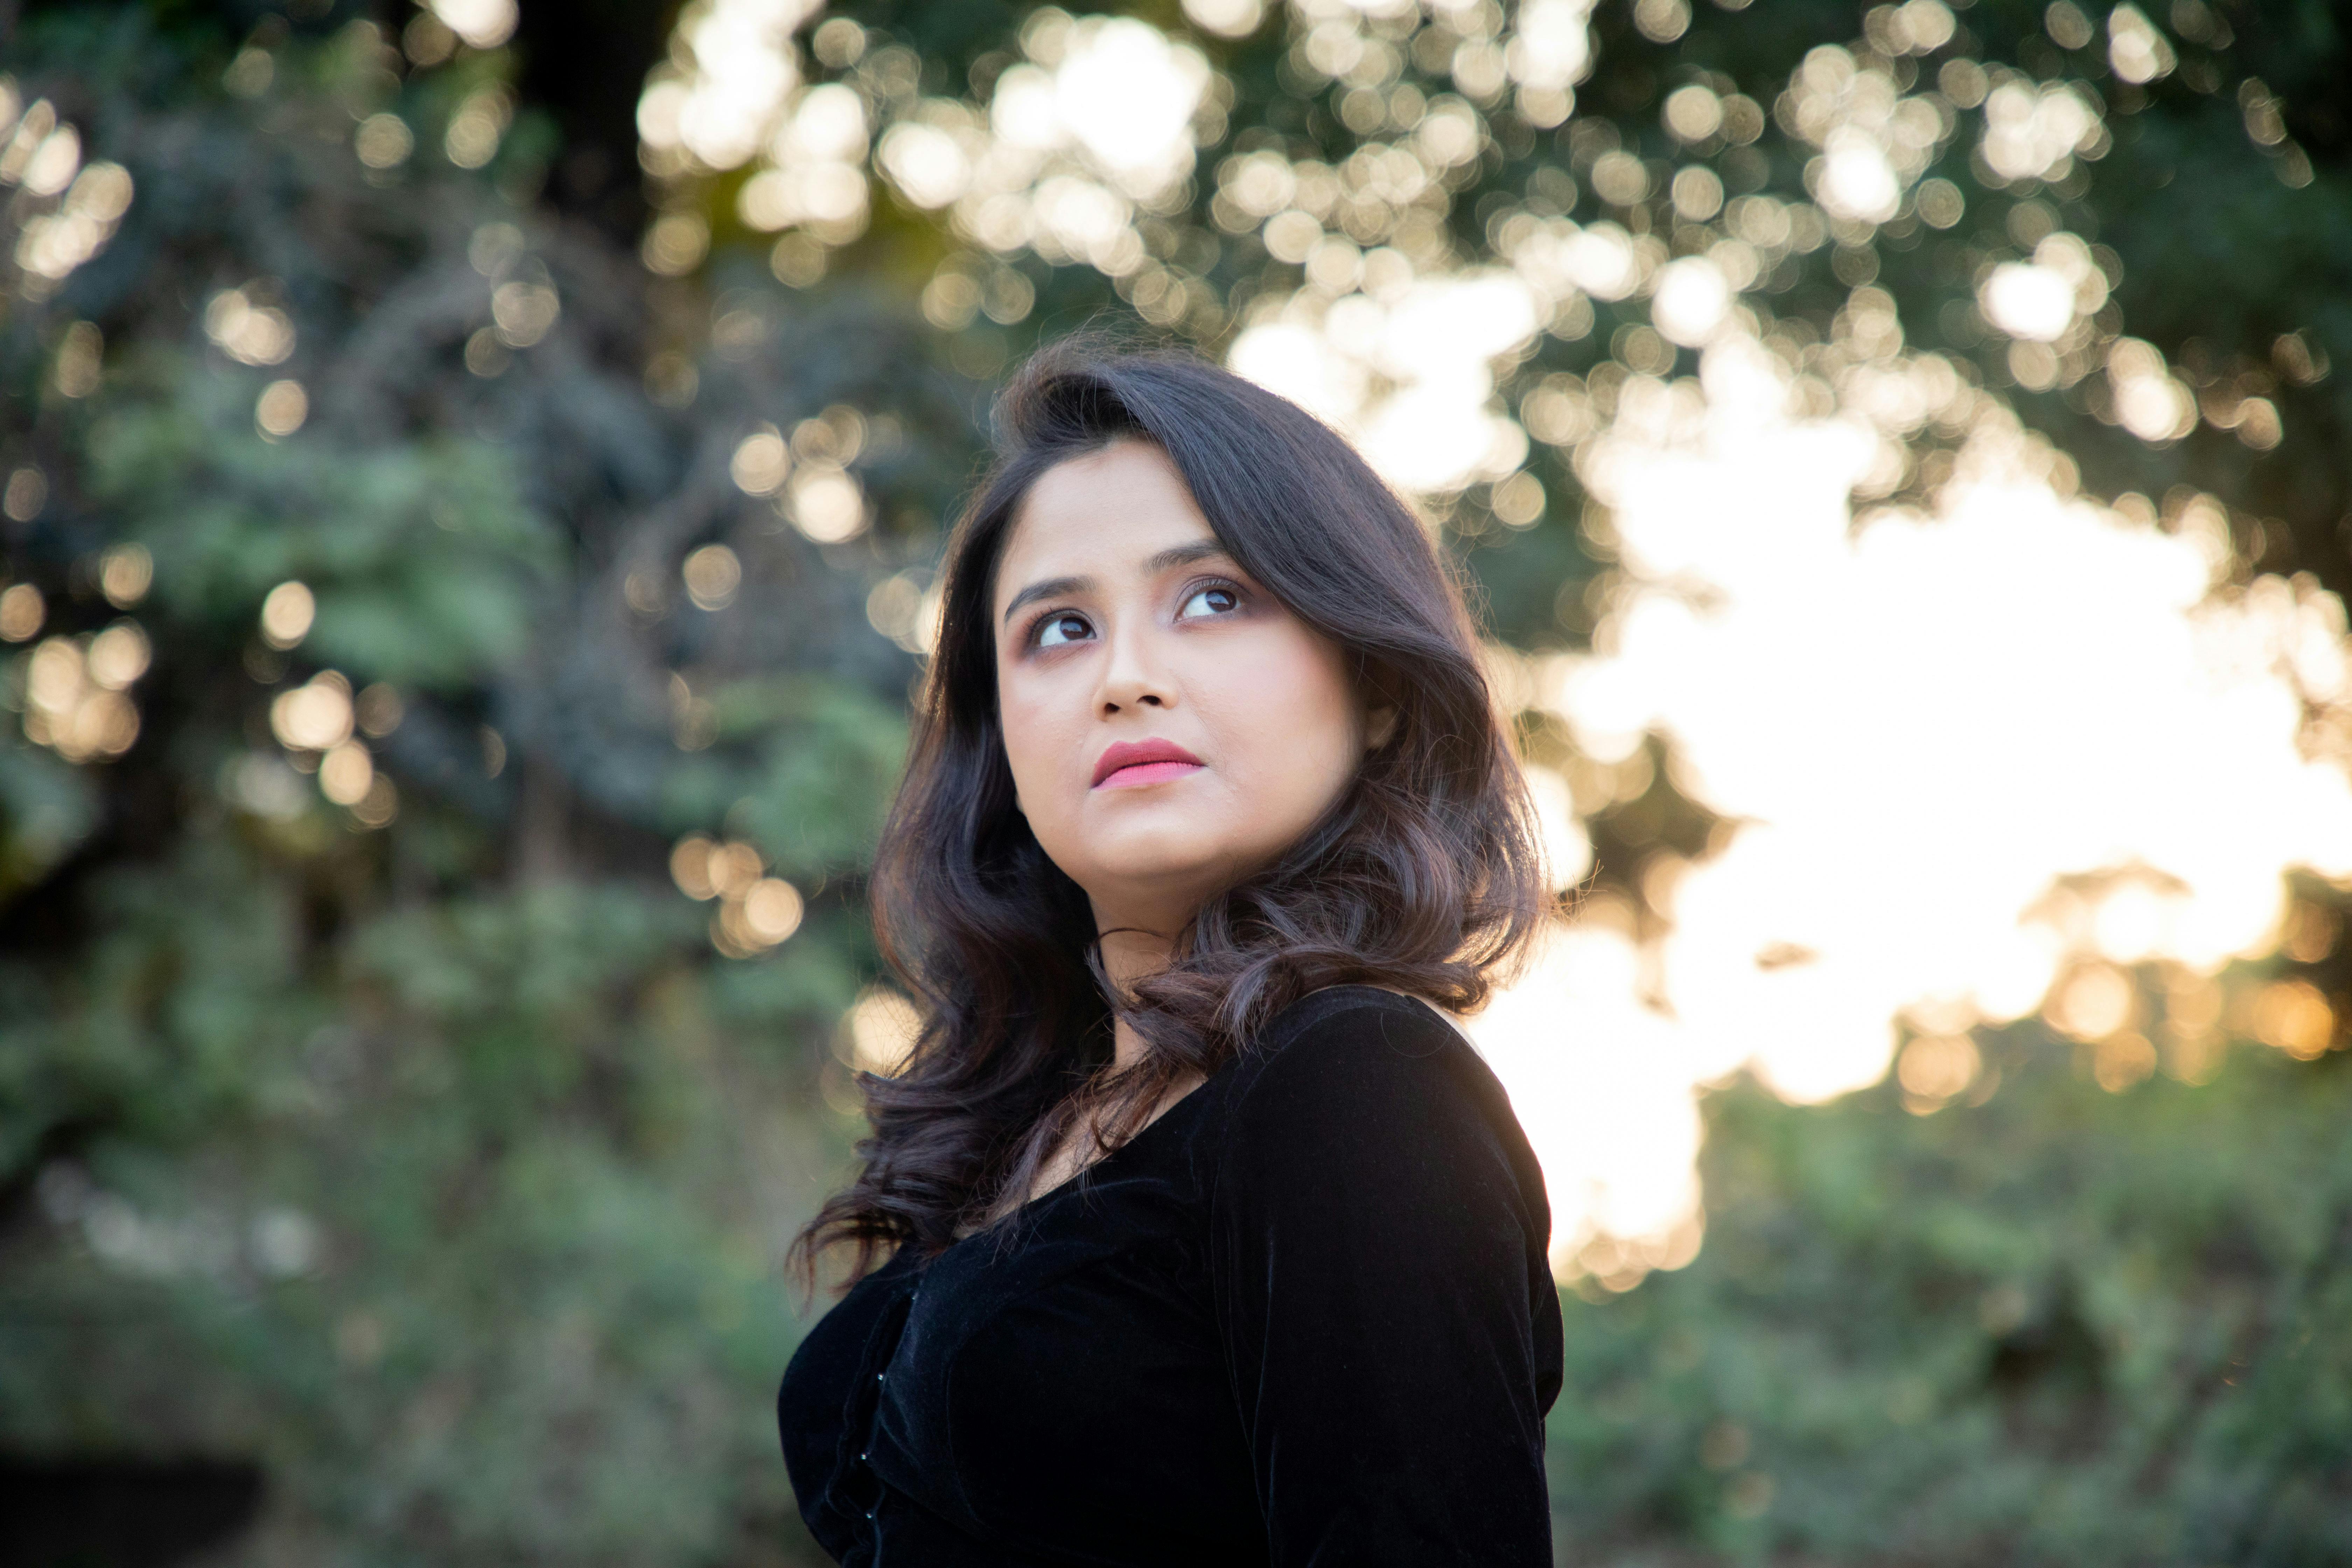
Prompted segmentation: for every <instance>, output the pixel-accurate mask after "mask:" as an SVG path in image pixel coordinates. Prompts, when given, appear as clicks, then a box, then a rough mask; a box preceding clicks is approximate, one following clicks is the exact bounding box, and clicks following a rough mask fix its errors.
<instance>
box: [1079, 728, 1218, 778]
mask: <svg viewBox="0 0 2352 1568" xmlns="http://www.w3.org/2000/svg"><path fill="white" fill-rule="evenodd" d="M1201 765H1202V764H1201V759H1200V758H1198V757H1196V756H1194V755H1193V754H1192V752H1188V751H1186V750H1185V749H1184V748H1183V747H1181V746H1180V745H1178V744H1177V743H1176V742H1173V741H1157V740H1154V741H1119V742H1115V743H1113V744H1112V745H1111V746H1110V747H1109V748H1108V749H1107V750H1106V751H1105V752H1103V754H1102V755H1101V756H1099V757H1097V758H1096V759H1095V783H1094V787H1095V788H1097V789H1102V788H1104V787H1105V786H1108V787H1109V788H1111V789H1125V788H1128V787H1129V785H1132V784H1164V783H1166V782H1167V781H1168V780H1170V779H1180V778H1182V777H1183V776H1184V775H1185V774H1186V773H1192V771H1194V770H1195V769H1197V768H1199V767H1200V766H1201Z"/></svg>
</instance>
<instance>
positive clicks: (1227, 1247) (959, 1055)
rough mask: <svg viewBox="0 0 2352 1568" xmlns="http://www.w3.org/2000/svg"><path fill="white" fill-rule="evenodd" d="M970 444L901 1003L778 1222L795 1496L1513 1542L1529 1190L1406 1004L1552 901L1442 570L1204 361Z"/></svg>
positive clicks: (1148, 368) (1076, 1557)
mask: <svg viewBox="0 0 2352 1568" xmlns="http://www.w3.org/2000/svg"><path fill="white" fill-rule="evenodd" d="M999 428H1000V430H1001V432H1002V444H1003V453H1002V456H1001V458H1000V460H999V462H998V464H997V466H996V468H995V469H994V470H993V472H992V475H991V476H990V478H989V479H987V480H986V481H985V482H984V483H983V485H982V488H981V490H980V492H979V494H978V496H977V498H976V499H975V500H974V501H973V502H972V504H971V508H970V510H968V511H967V513H966V515H965V517H964V519H963V521H962V523H961V526H960V528H959V530H958V531H957V534H956V537H955V540H954V542H953V543H952V545H951V547H950V552H949V559H948V563H947V568H946V578H945V585H944V597H943V605H942V612H941V622H940V638H939V644H938V647H937V649H936V651H935V653H934V656H933V659H932V663H931V668H930V674H929V684H928V686H927V687H926V689H925V694H924V698H923V700H922V703H921V707H920V710H919V714H918V716H917V719H916V733H915V745H914V752H913V756H912V760H911V762H910V763H909V767H908V776H907V781H906V783H905V784H904V786H903V787H902V789H901V792H900V795H899V797H898V803H897V806H896V808H895V810H894V811H893V813H892V816H891V817H890V821H889V825H888V826H887V830H886V832H885V835H884V840H883V846H882V850H881V854H880V857H879V862H878V865H877V878H876V899H875V908H876V916H877V925H878V927H879V930H880V932H881V936H882V939H883V942H884V944H885V950H886V952H887V954H888V955H889V957H890V960H891V962H892V963H893V966H894V967H895V969H896V970H897V971H898V974H899V975H900V977H901V978H902V979H903V980H904V981H905V983H906V984H908V987H909V988H910V989H911V990H912V991H913V992H914V993H915V994H916V995H917V996H918V998H919V1001H920V1003H921V1005H922V1007H923V1010H924V1013H925V1015H926V1016H927V1018H928V1023H927V1024H926V1026H925V1027H924V1028H923V1030H922V1033H921V1036H920V1037H919V1041H918V1042H917V1044H916V1045H915V1047H914V1049H913V1052H912V1054H911V1056H910V1057H909V1058H908V1061H907V1063H906V1065H905V1067H904V1068H903V1069H902V1070H900V1071H899V1072H898V1073H897V1074H896V1075H895V1076H892V1077H887V1078H886V1077H869V1078H867V1079H866V1080H865V1083H866V1096H867V1104H868V1109H869V1111H870V1114H871V1117H872V1121H873V1127H874V1131H873V1136H872V1137H871V1138H869V1139H868V1140H867V1141H866V1142H865V1143H864V1144H863V1145H861V1152H862V1153H863V1154H864V1155H865V1156H866V1164H865V1167H864V1170H863V1172H862V1173H861V1174H860V1175H859V1176H858V1178H857V1180H856V1184H854V1185H852V1186H851V1187H850V1188H849V1189H848V1190H847V1191H846V1192H845V1193H843V1194H840V1195H838V1196H837V1197H835V1198H834V1199H833V1200H832V1202H830V1203H829V1204H828V1205H826V1206H825V1208H824V1210H823V1212H822V1213H820V1214H819V1215H818V1216H817V1218H816V1220H815V1221H814V1223H813V1224H812V1225H811V1226H810V1227H809V1229H808V1230H807V1231H806V1232H805V1233H803V1236H802V1237H801V1238H800V1243H799V1245H798V1247H797V1248H796V1252H797V1257H798V1260H799V1262H800V1263H801V1265H802V1267H803V1268H804V1269H805V1268H813V1267H814V1261H815V1259H816V1258H817V1256H818V1254H819V1253H820V1252H822V1251H823V1250H824V1249H825V1248H828V1247H833V1246H835V1245H836V1244H845V1245H846V1246H848V1247H851V1248H853V1249H854V1251H855V1254H856V1267H855V1268H854V1269H853V1272H854V1273H855V1274H860V1275H862V1276H863V1278H861V1279H858V1280H857V1282H856V1285H855V1286H854V1287H853V1288H851V1289H850V1290H849V1291H848V1293H847V1295H846V1296H845V1298H844V1299H843V1300H841V1301H840V1302H839V1303H838V1304H837V1305H836V1306H835V1307H834V1309H833V1310H831V1311H830V1312H829V1313H827V1314H826V1315H825V1316H824V1319H823V1320H822V1321H819V1322H818V1323H817V1325H816V1326H815V1328H814V1330H812V1331H811V1332H810V1333H809V1335H808V1338H807V1339H806V1341H805V1342H803V1344H802V1346H801V1348H800V1351H799V1352H798V1353H797V1354H795V1355H794V1356H793V1362H792V1365H791V1367H790V1369H789V1370H788V1371H787V1372H786V1373H785V1376H784V1383H783V1388H782V1394H781V1395H780V1397H779V1401H778V1415H779V1422H780V1425H781V1427H782V1436H783V1446H784V1456H785V1460H786V1463H787V1465H788V1467H789V1468H790V1470H791V1473H792V1479H793V1489H794V1490H795V1492H796V1493H797V1495H798V1497H799V1499H800V1505H801V1510H802V1514H803V1518H804V1519H805V1520H806V1521H807V1522H808V1525H809V1527H810V1529H811V1530H812V1531H814V1534H815V1535H816V1538H817V1540H818V1541H819V1542H822V1543H823V1544H824V1547H825V1548H826V1549H827V1550H828V1551H830V1552H833V1553H834V1554H835V1557H837V1558H838V1559H839V1560H840V1561H841V1562H842V1563H856V1564H868V1563H891V1564H898V1563H904V1564H908V1565H909V1568H916V1565H919V1568H955V1565H959V1564H979V1563H987V1564H1008V1563H1022V1564H1027V1563H1040V1564H1043V1563H1098V1564H1122V1565H1124V1564H1134V1565H1138V1568H1140V1565H1144V1564H1163V1563H1164V1564H1179V1563H1181V1564H1186V1565H1200V1564H1244V1563H1271V1564H1282V1565H1289V1564H1306V1563H1315V1564H1340V1563H1347V1564H1388V1563H1395V1564H1407V1563H1410V1564H1415V1565H1429V1564H1442V1563H1479V1564H1512V1565H1517V1564H1528V1565H1534V1564H1538V1563H1542V1564H1549V1563H1550V1562H1551V1552H1550V1546H1549V1520H1550V1516H1549V1508H1548V1505H1547V1500H1546V1492H1545V1484H1544V1472H1543V1453H1542V1449H1543V1426H1542V1422H1543V1415H1544V1413H1545V1411H1546V1410H1547V1409H1549V1406H1550V1405H1551V1402H1552V1399H1553V1397H1554V1396H1555V1395H1556V1394H1557V1393H1558V1392H1559V1378H1560V1360H1561V1347H1560V1326H1559V1298H1558V1296H1557V1294H1556V1293H1555V1290H1554V1288H1553V1285H1552V1281H1551V1278H1550V1275H1549V1270H1548V1268H1547V1266H1546V1259H1545V1248H1546V1241H1547V1237H1548V1233H1549V1211H1548V1209H1547V1206H1546V1204H1545V1198H1544V1190H1543V1180H1542V1176H1541V1174H1540V1173H1539V1172H1538V1169H1537V1166H1536V1163H1535V1159H1534V1157H1533V1155H1532V1154H1531V1152H1529V1150H1528V1143H1527V1140H1526V1138H1525V1137H1524V1136H1523V1135H1522V1134H1521V1132H1520V1130H1519V1127H1518V1123H1517V1121H1515V1120H1514V1119H1513V1117H1512V1114H1511V1110H1510V1107H1509V1104H1508V1103H1507V1100H1506V1099H1505V1097H1504V1094H1503V1091H1502V1089H1501V1088H1500V1086H1499V1085H1498V1084H1497V1083H1496V1080H1495V1079H1494V1077H1493V1076H1492V1075H1491V1074H1490V1073H1489V1072H1488V1071H1487V1070H1486V1067H1485V1065H1484V1064H1483V1063H1481V1062H1480V1061H1479V1059H1478V1058H1477V1057H1476V1056H1475V1054H1474V1053H1473V1052H1472V1050H1471V1049H1470V1047H1468V1045H1467V1044H1466V1043H1465V1041H1464V1040H1463V1038H1462V1037H1461V1036H1460V1034H1459V1033H1458V1032H1457V1031H1456V1030H1455V1029H1454V1027H1453V1026H1451V1025H1450V1024H1449V1023H1448V1022H1447V1021H1446V1020H1445V1019H1444V1016H1441V1015H1440V1014H1439V1013H1438V1012H1437V1011H1436V1010H1435V1008H1437V1007H1444V1008H1448V1009H1452V1010H1455V1011H1461V1010H1465V1009H1467V1008H1471V1007H1474V1006H1475V1005H1478V1004H1479V1003H1481V1002H1482V1001H1483V1000H1484V999H1485V996H1486V992H1487V990H1488V986H1489V974H1490V972H1492V971H1494V970H1495V969H1496V966H1498V965H1500V964H1503V963H1507V961H1508V960H1509V959H1511V958H1512V957H1513V956H1514V955H1515V953H1516V952H1517V950H1518V948H1519V947H1520V945H1521V944H1522V943H1523V942H1525V940H1526V939H1527V937H1528V933H1529V932H1530V931H1531V929H1532V927H1533V926H1534V924H1535V923H1536V921H1538V919H1539V918H1540V915H1541V912H1542V907H1543V902H1542V892H1541V889H1542V878H1541V874H1540V867H1539V865H1538V854H1537V851H1536V849H1535V848H1534V845H1535V842H1536V840H1535V837H1534V835H1533V833H1532V831H1531V827H1530V817H1529V813H1528V807H1527V803H1526V800H1525V796H1524V793H1523V789H1522V785H1521V783H1520V780H1519V776H1518V773H1517V767H1516V765H1515V763H1513V761H1512V757H1511V752H1510V749H1509V746H1508V743H1507V740H1506V738H1505V736H1504V734H1503V733H1502V731H1501V730H1500V729H1499V727H1498V725H1497V721H1496V714H1495V711H1494V707H1493V703H1492V701H1491V699H1490V697H1489V694H1488V691H1487V689H1486V683H1485V680H1484V679H1483V677H1482V675H1481V673H1480V670H1479V667H1478V663H1477V659H1476V656H1475V643H1474V640H1473V636H1472V633H1471V630H1470V627H1469V625H1468V620H1467V617H1466V616H1465V613H1464V611H1463V608H1462V605H1461V601H1460V598H1459V596H1458V595H1457V594H1456V593H1455V591H1454V588H1453V586H1452V584H1451V583H1450V581H1449V579H1448V578H1447V576H1446V574H1445V573H1444V569H1443V568H1442V567H1441V566H1440V564H1439V563H1438V561H1437V558H1436V556H1435V553H1434V552H1433V550H1432V548H1431V546H1430V543H1429V541H1428V538H1427V536H1426V535H1425V533H1424V532H1423V530H1422V528H1421V526H1420V525H1419V524H1418V523H1417V522H1416V521H1414V519H1413V517H1412V514H1411V513H1410V512H1409V511H1408V510H1406V508H1405V507H1404V506H1403V505H1402V503H1401V502H1400V501H1399V500H1397V499H1396V497H1395V496H1393V495H1392V494H1391V492H1390V491H1389V490H1388V489H1386V488H1385V487H1384V486H1383V485H1382V484H1381V482H1380V480H1379V479H1376V478H1375V477H1374V476H1373V474H1372V473H1371V471H1370V469H1369V468H1367V467H1366V466H1365V465H1364V463H1363V461H1362V460H1361V459H1360V458H1359V457H1357V455H1356V454H1355V453H1354V452H1353V451H1352V450H1350V449H1349V447H1348V446H1347V445H1346V443H1344V442H1343V441H1341V440H1340V439H1339V437H1337V436H1335V435H1334V434H1333V433H1332V432H1331V431H1329V430H1328V429H1327V428H1326V427H1325V426H1322V425H1320V424H1318V422H1316V421H1315V420H1314V419H1312V418H1310V417H1309V416H1307V415H1306V414H1304V413H1302V412H1301V411H1300V410H1298V409H1297V408H1296V407H1294V406H1292V405H1289V404H1287V403H1285V402H1283V401H1282V400H1281V399H1279V398H1277V397H1276V396H1274V395H1271V394H1269V393H1266V392H1265V391H1263V390H1261V389H1259V388H1257V387H1255V386H1253V385H1251V384H1248V383H1246V382H1244V381H1241V380H1239V379H1238V378H1236V377H1234V376H1232V375H1229V374H1225V373H1223V372H1222V371H1219V370H1215V369H1213V368H1211V367H1210V366H1208V365H1205V364H1202V363H1199V362H1198V361H1195V360H1192V359H1189V358H1181V357H1174V356H1161V355H1131V356H1119V355H1107V354H1090V353H1088V352H1087V351H1085V350H1082V349H1079V350H1073V349H1067V348H1066V349H1064V350H1062V351H1059V352H1051V353H1046V354H1045V355H1041V356H1040V357H1039V359H1037V360H1035V361H1033V362H1032V363H1031V364H1030V365H1029V367H1028V368H1027V369H1026V370H1025V371H1024V373H1023V374H1022V375H1021V376H1020V378H1019V379H1018V381H1017V382H1016V384H1014V385H1013V387H1012V388H1011V389H1010V390H1009V391H1008V392H1007V393H1006V394H1005V395H1004V398H1003V401H1002V403H1001V404H1000V406H999ZM886 1249H887V1250H888V1251H889V1254H890V1256H889V1258H888V1261H887V1263H885V1264H883V1265H882V1266H881V1267H879V1268H871V1269H870V1271H869V1266H870V1265H871V1264H872V1263H873V1262H874V1260H875V1259H876V1258H877V1256H878V1255H879V1254H880V1253H882V1252H883V1251H885V1250H886Z"/></svg>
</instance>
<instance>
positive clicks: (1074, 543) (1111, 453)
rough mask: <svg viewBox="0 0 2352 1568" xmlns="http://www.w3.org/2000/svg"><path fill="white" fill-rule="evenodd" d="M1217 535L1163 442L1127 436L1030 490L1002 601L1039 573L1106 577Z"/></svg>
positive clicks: (1018, 516)
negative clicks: (1160, 444) (1158, 444)
mask: <svg viewBox="0 0 2352 1568" xmlns="http://www.w3.org/2000/svg"><path fill="white" fill-rule="evenodd" d="M1216 538H1217V536H1216V533H1215V531H1213V529H1211V528H1210V526H1209V520H1208V519H1207V518H1206V517H1205V516H1203V515H1202V511H1201V508H1200V503H1199V502H1197V501H1195V500H1193V499H1192V490H1191V489H1189V488H1188V487H1187V486H1186V485H1185V483H1184V480H1183V477H1182V476H1181V475H1180V474H1179V473H1178V472H1177V471H1176V468H1175V465H1174V464H1172V463H1171V462H1170V461H1169V460H1168V458H1167V457H1166V456H1165V455H1164V454H1163V453H1162V452H1161V451H1160V448H1159V447H1153V446H1149V445H1147V444H1145V443H1142V442H1139V441H1122V442H1119V443H1118V444H1117V445H1115V446H1112V447H1105V448H1103V449H1102V450H1101V451H1097V452H1089V453H1087V455H1085V456H1084V457H1079V458H1071V459H1069V460H1068V461H1067V462H1064V463H1058V464H1056V465H1055V466H1054V467H1053V468H1049V469H1047V470H1046V471H1045V474H1043V475H1042V476H1040V477H1039V479H1038V480H1037V482H1036V483H1035V484H1034V485H1032V486H1031V487H1030V489H1029V494H1028V495H1027V497H1026V498H1025V499H1024V500H1023V502H1022V505H1021V507H1020V510H1018V511H1017V512H1015V513H1014V516H1013V526H1012V529H1011V531H1010V532H1009V534H1008V536H1007V538H1006V540H1005V542H1004V550H1003V553H1002V555H1000V557H999V558H998V562H997V572H996V593H995V595H994V597H995V599H996V600H997V601H998V602H999V603H1002V602H1003V601H1004V600H1006V599H1008V598H1010V597H1011V596H1012V595H1014V594H1017V593H1019V592H1020V591H1021V589H1022V587H1023V586H1024V584H1028V583H1030V582H1032V581H1034V580H1036V579H1038V578H1043V577H1071V576H1087V577H1095V578H1108V577H1118V576H1125V575H1129V574H1135V573H1139V572H1142V571H1145V570H1147V569H1148V568H1149V566H1150V563H1152V561H1153V560H1154V558H1155V557H1160V556H1164V555H1166V554H1167V553H1168V552H1170V551H1171V550H1173V549H1180V548H1182V547H1184V546H1198V545H1201V544H1214V543H1215V542H1216Z"/></svg>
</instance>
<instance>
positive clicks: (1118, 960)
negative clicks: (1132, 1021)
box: [1101, 926, 1175, 1068]
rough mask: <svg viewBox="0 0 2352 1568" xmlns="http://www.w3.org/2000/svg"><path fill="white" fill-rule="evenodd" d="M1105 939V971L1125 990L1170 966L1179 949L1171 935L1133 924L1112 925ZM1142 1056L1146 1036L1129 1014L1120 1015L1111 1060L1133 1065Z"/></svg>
mask: <svg viewBox="0 0 2352 1568" xmlns="http://www.w3.org/2000/svg"><path fill="white" fill-rule="evenodd" d="M1101 942H1102V961H1103V973H1105V974H1106V975H1107V976H1108V978H1109V980H1110V983H1111V984H1112V985H1113V986H1114V987H1115V988H1117V989H1118V991H1119V992H1121V993H1122V994H1124V993H1126V992H1128V991H1129V990H1130V989H1131V988H1132V987H1133V986H1134V984H1135V983H1136V982H1137V981H1139V980H1141V979H1144V978H1145V977H1146V976H1149V975H1153V974H1157V973H1160V971H1161V970H1163V969H1165V968H1167V967H1168V964H1169V961H1170V960H1171V958H1172V957H1173V956H1174V953H1175V943H1174V941H1173V940H1172V939H1171V938H1169V937H1165V936H1162V935H1160V934H1159V933H1158V932H1156V931H1143V930H1139V929H1137V928H1135V927H1132V926H1128V927H1112V928H1111V929H1108V930H1107V931H1104V932H1103V935H1102V938H1101ZM1142 1059H1143V1037H1142V1036H1140V1035H1139V1034H1137V1033H1136V1032H1135V1030H1134V1029H1133V1028H1132V1027H1131V1026H1129V1024H1128V1021H1127V1020H1126V1019H1125V1018H1120V1019H1118V1021H1117V1023H1116V1025H1115V1026H1114V1027H1113V1031H1112V1037H1111V1060H1112V1061H1113V1063H1114V1064H1115V1065H1117V1066H1118V1067H1120V1068H1130V1067H1133V1066H1134V1065H1135V1064H1136V1063H1138V1062H1139V1061H1141V1060H1142Z"/></svg>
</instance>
